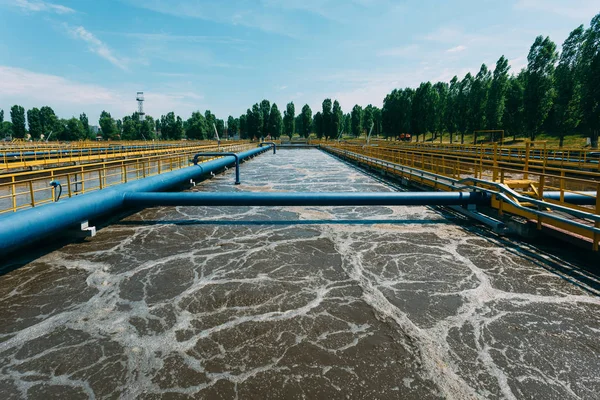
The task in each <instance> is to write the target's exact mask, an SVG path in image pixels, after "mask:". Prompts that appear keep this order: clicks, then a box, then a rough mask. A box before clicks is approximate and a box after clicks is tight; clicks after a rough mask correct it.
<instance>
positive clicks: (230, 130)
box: [227, 115, 239, 137]
mask: <svg viewBox="0 0 600 400" xmlns="http://www.w3.org/2000/svg"><path fill="white" fill-rule="evenodd" d="M238 129H239V120H238V119H237V118H234V117H232V116H231V115H230V116H229V117H228V118H227V136H228V137H233V136H235V135H237V133H238Z"/></svg>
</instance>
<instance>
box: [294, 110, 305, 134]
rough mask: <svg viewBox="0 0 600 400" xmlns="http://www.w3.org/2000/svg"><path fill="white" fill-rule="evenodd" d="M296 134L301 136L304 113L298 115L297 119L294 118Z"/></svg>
mask: <svg viewBox="0 0 600 400" xmlns="http://www.w3.org/2000/svg"><path fill="white" fill-rule="evenodd" d="M294 125H295V126H294V133H297V134H298V135H300V132H302V129H303V127H302V113H300V114H298V115H296V118H294Z"/></svg>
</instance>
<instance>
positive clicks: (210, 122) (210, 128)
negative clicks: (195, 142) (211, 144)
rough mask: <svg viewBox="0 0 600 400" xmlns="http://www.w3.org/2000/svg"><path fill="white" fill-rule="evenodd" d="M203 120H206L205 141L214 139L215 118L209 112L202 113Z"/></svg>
mask: <svg viewBox="0 0 600 400" xmlns="http://www.w3.org/2000/svg"><path fill="white" fill-rule="evenodd" d="M204 119H205V120H206V129H207V130H206V132H205V134H206V139H213V138H215V126H216V125H217V117H216V116H215V114H213V113H212V112H211V111H210V110H206V111H205V112H204Z"/></svg>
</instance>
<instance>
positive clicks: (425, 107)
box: [411, 82, 439, 142]
mask: <svg viewBox="0 0 600 400" xmlns="http://www.w3.org/2000/svg"><path fill="white" fill-rule="evenodd" d="M438 98H439V95H438V93H437V90H435V89H434V88H433V85H432V84H431V82H424V83H421V85H420V86H419V88H418V89H417V90H416V91H415V95H414V97H413V106H412V116H411V128H412V130H413V132H414V133H415V134H416V136H417V142H418V141H419V135H421V134H423V135H425V133H427V132H433V131H434V130H435V124H436V117H435V112H436V104H437V102H438ZM423 140H425V138H423Z"/></svg>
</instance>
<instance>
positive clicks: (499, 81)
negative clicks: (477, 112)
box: [486, 56, 510, 129]
mask: <svg viewBox="0 0 600 400" xmlns="http://www.w3.org/2000/svg"><path fill="white" fill-rule="evenodd" d="M509 70H510V67H509V65H508V60H507V59H506V58H505V57H504V56H502V57H500V59H499V60H498V61H497V62H496V68H495V69H494V76H493V78H492V85H491V86H490V94H489V97H488V103H487V114H486V115H487V118H486V119H487V127H488V128H489V129H500V128H501V127H502V117H503V116H504V107H505V101H506V88H507V87H508V71H509Z"/></svg>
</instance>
